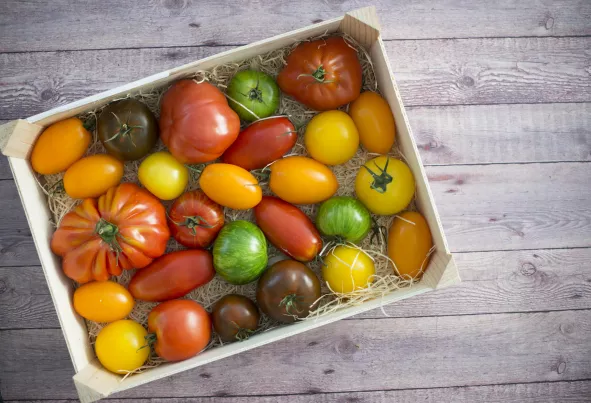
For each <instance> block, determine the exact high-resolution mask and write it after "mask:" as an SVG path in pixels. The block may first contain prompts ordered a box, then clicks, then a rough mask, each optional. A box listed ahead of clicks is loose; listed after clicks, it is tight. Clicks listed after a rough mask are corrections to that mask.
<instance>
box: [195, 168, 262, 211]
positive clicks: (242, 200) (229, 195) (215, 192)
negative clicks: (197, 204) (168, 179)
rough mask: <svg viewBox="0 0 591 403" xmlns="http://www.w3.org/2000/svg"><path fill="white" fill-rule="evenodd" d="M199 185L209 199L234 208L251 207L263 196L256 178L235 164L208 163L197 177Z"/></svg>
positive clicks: (243, 208)
mask: <svg viewBox="0 0 591 403" xmlns="http://www.w3.org/2000/svg"><path fill="white" fill-rule="evenodd" d="M199 186H201V190H203V192H204V193H205V194H206V195H207V196H208V197H209V198H210V199H211V200H213V201H215V202H216V203H218V204H221V205H222V206H225V207H229V208H233V209H236V210H247V209H249V208H253V207H254V206H256V205H257V204H259V202H260V201H261V199H262V197H263V192H262V190H261V187H260V186H259V182H258V181H257V180H256V178H255V177H254V176H252V174H251V173H250V172H248V171H247V170H246V169H244V168H240V167H239V166H236V165H230V164H223V163H218V164H209V165H208V166H206V167H205V169H204V170H203V172H202V173H201V176H200V177H199Z"/></svg>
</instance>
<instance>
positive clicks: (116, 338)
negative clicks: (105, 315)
mask: <svg viewBox="0 0 591 403" xmlns="http://www.w3.org/2000/svg"><path fill="white" fill-rule="evenodd" d="M147 335H148V332H147V331H146V329H144V328H143V326H142V325H140V324H139V323H137V322H134V321H133V320H127V319H126V320H118V321H117V322H113V323H109V324H108V325H107V326H105V327H104V328H102V329H101V331H100V332H99V334H98V336H97V337H96V343H95V344H94V349H95V352H96V356H97V358H98V359H99V361H100V363H101V364H103V367H105V368H106V369H108V370H109V371H111V372H114V373H116V374H126V373H128V372H129V371H133V370H134V369H137V368H139V367H141V366H142V365H144V363H145V362H146V360H147V359H148V355H149V354H150V348H149V347H145V348H142V347H143V346H145V345H146V340H145V337H146V336H147Z"/></svg>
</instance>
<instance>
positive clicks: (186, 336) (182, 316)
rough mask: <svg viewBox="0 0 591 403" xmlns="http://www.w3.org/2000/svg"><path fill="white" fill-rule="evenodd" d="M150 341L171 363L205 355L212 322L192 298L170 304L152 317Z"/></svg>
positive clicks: (154, 310) (159, 309) (164, 304)
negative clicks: (204, 351) (204, 350)
mask: <svg viewBox="0 0 591 403" xmlns="http://www.w3.org/2000/svg"><path fill="white" fill-rule="evenodd" d="M148 330H149V331H150V333H151V334H150V335H149V336H148V339H151V340H154V338H155V342H153V346H154V351H156V354H158V356H159V357H161V358H164V359H165V360H167V361H181V360H186V359H187V358H191V357H193V356H194V355H197V354H198V353H199V352H201V351H202V350H203V349H204V348H205V347H207V344H208V343H209V339H210V338H211V320H210V319H209V315H208V314H207V312H206V311H205V309H203V307H202V306H201V305H199V304H198V303H197V302H195V301H193V300H190V299H175V300H172V301H166V302H163V303H161V304H160V305H158V306H156V308H154V309H152V311H151V312H150V314H149V315H148Z"/></svg>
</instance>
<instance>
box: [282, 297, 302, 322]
mask: <svg viewBox="0 0 591 403" xmlns="http://www.w3.org/2000/svg"><path fill="white" fill-rule="evenodd" d="M301 299H302V298H301V297H300V296H298V295H297V294H288V295H286V296H285V297H283V299H282V300H281V302H279V306H280V307H285V312H286V313H287V315H288V316H293V317H294V318H296V319H297V318H298V315H297V314H294V313H291V312H290V311H291V309H295V311H296V312H297V313H302V312H303V310H300V309H298V305H299V303H300V300H301Z"/></svg>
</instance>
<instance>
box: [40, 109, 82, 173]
mask: <svg viewBox="0 0 591 403" xmlns="http://www.w3.org/2000/svg"><path fill="white" fill-rule="evenodd" d="M90 137H91V136H90V133H89V132H88V130H86V129H85V128H84V125H83V124H82V121H81V120H80V119H78V118H70V119H66V120H62V121H60V122H57V123H54V124H52V125H51V126H49V127H48V128H47V129H45V130H44V131H43V133H41V135H40V136H39V138H38V139H37V141H36V142H35V145H34V146H33V151H32V152H31V165H32V166H33V170H34V171H35V172H37V173H40V174H42V175H51V174H56V173H58V172H62V171H65V170H66V169H68V167H69V166H70V165H72V164H73V163H74V162H76V161H78V160H79V159H80V158H82V156H83V155H84V153H85V152H86V149H87V148H88V145H89V144H90Z"/></svg>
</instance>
